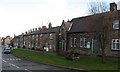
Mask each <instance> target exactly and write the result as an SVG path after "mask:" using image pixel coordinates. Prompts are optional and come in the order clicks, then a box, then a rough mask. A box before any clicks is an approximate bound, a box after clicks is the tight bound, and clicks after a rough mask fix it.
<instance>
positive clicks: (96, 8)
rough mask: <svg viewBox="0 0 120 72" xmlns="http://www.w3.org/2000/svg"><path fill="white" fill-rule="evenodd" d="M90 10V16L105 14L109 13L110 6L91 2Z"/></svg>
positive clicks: (104, 3)
mask: <svg viewBox="0 0 120 72" xmlns="http://www.w3.org/2000/svg"><path fill="white" fill-rule="evenodd" d="M88 10H89V13H90V14H97V13H103V12H107V11H109V6H108V5H107V3H106V2H90V3H89V8H88Z"/></svg>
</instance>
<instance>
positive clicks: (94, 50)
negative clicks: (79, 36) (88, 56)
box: [91, 39, 99, 55]
mask: <svg viewBox="0 0 120 72" xmlns="http://www.w3.org/2000/svg"><path fill="white" fill-rule="evenodd" d="M91 48H92V49H91V50H92V54H93V55H97V54H98V51H99V46H98V42H97V40H96V39H92V47H91Z"/></svg>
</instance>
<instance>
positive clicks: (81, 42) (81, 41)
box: [80, 37, 83, 47]
mask: <svg viewBox="0 0 120 72" xmlns="http://www.w3.org/2000/svg"><path fill="white" fill-rule="evenodd" d="M80 47H83V38H82V37H80Z"/></svg>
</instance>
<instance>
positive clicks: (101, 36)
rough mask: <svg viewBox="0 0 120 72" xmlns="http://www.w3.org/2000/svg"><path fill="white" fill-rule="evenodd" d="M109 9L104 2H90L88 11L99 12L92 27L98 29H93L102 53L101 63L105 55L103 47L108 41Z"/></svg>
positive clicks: (93, 13) (91, 12)
mask: <svg viewBox="0 0 120 72" xmlns="http://www.w3.org/2000/svg"><path fill="white" fill-rule="evenodd" d="M107 11H109V6H108V5H107V3H105V2H90V3H89V10H88V12H89V13H90V14H92V15H95V14H99V15H98V16H97V17H95V18H94V22H95V25H94V26H93V27H92V28H93V29H98V30H96V31H95V34H96V39H97V41H98V43H99V46H100V49H101V54H102V63H104V56H105V47H106V45H107V42H108V32H109V31H108V30H109V28H108V22H109V17H110V16H108V14H107V13H105V12H107Z"/></svg>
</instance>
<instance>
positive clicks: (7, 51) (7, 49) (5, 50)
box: [3, 47, 11, 54]
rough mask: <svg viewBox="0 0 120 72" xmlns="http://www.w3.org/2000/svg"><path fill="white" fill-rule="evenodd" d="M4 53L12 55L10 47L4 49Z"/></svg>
mask: <svg viewBox="0 0 120 72" xmlns="http://www.w3.org/2000/svg"><path fill="white" fill-rule="evenodd" d="M3 52H4V54H6V53H7V54H10V53H11V48H10V47H5V48H4V49H3Z"/></svg>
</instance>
